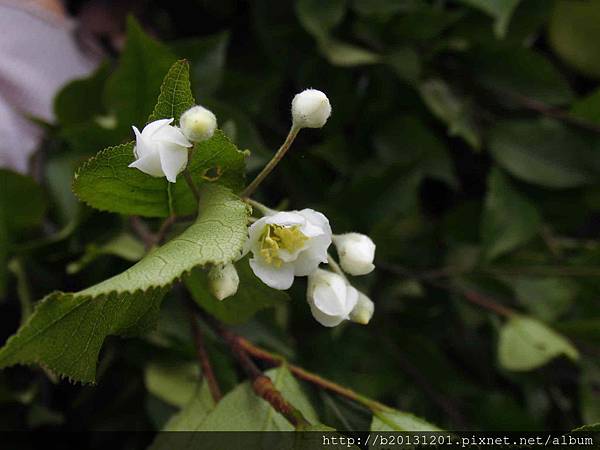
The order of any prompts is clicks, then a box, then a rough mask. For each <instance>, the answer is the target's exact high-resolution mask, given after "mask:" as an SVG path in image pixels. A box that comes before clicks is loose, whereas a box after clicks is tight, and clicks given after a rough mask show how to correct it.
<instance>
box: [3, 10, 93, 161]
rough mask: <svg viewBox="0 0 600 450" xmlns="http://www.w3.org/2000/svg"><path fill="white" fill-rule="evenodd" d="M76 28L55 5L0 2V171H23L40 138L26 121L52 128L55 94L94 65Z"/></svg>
mask: <svg viewBox="0 0 600 450" xmlns="http://www.w3.org/2000/svg"><path fill="white" fill-rule="evenodd" d="M75 27H76V23H75V22H74V20H72V19H70V18H69V17H68V16H67V15H66V14H65V12H64V10H63V9H62V6H61V4H60V2H58V1H52V0H45V1H27V0H21V1H19V0H14V1H7V0H0V167H5V168H9V169H12V170H16V171H19V172H22V173H25V172H27V170H28V166H29V162H30V157H31V155H32V154H33V153H34V152H35V150H36V149H37V148H38V146H39V145H40V142H41V139H42V137H43V131H42V129H41V127H40V126H39V125H37V124H35V123H33V122H32V121H31V118H37V119H41V120H43V121H46V122H49V123H52V122H53V121H54V114H53V110H52V105H53V99H54V96H55V95H56V93H57V92H58V90H59V89H60V88H61V87H62V86H64V85H65V83H67V82H69V81H70V80H72V79H74V78H81V77H83V76H86V75H88V74H89V73H90V72H91V71H93V69H94V68H95V67H96V66H97V64H98V58H97V57H93V56H92V55H90V54H87V53H85V52H84V51H83V50H82V48H81V47H80V46H79V45H78V43H77V40H76V38H75V32H74V31H75Z"/></svg>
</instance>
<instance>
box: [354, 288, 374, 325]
mask: <svg viewBox="0 0 600 450" xmlns="http://www.w3.org/2000/svg"><path fill="white" fill-rule="evenodd" d="M374 311H375V304H374V303H373V302H372V301H371V299H370V298H369V297H367V296H366V295H365V294H363V293H362V292H360V291H358V301H357V302H356V306H355V307H354V309H353V310H352V311H351V312H350V320H351V321H352V322H356V323H360V324H361V325H366V324H368V323H369V321H370V320H371V317H373V312H374Z"/></svg>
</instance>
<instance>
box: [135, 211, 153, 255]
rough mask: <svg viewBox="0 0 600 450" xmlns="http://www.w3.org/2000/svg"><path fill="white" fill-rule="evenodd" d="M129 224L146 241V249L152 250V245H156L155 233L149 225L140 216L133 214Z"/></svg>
mask: <svg viewBox="0 0 600 450" xmlns="http://www.w3.org/2000/svg"><path fill="white" fill-rule="evenodd" d="M129 225H131V228H132V229H133V231H134V232H135V234H137V235H138V236H139V238H140V239H141V240H142V241H143V242H144V247H146V250H150V249H151V248H152V247H154V243H155V238H154V234H153V233H152V232H151V231H150V228H148V225H146V224H145V223H144V222H143V221H142V219H140V218H139V216H131V217H130V218H129Z"/></svg>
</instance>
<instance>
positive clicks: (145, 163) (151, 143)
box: [129, 119, 192, 183]
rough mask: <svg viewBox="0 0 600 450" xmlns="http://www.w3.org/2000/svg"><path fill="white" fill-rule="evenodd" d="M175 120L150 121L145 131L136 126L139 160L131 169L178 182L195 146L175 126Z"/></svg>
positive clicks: (136, 148) (135, 153)
mask: <svg viewBox="0 0 600 450" xmlns="http://www.w3.org/2000/svg"><path fill="white" fill-rule="evenodd" d="M171 122H173V119H160V120H155V121H154V122H150V123H149V124H148V125H146V126H145V127H144V129H143V130H142V132H141V133H140V131H139V130H138V129H137V128H136V127H133V131H134V132H135V147H134V148H133V154H134V156H135V157H136V160H135V161H134V162H132V163H131V164H129V167H133V168H136V169H138V170H141V171H142V172H144V173H146V174H148V175H151V176H153V177H167V180H169V181H170V182H171V183H175V181H176V179H177V175H178V174H180V173H181V172H182V171H183V169H185V166H186V165H187V160H188V149H187V147H191V146H192V143H191V142H189V141H188V140H187V139H186V138H185V136H184V135H183V134H182V133H181V130H180V129H179V128H176V127H173V126H171V125H170V124H171Z"/></svg>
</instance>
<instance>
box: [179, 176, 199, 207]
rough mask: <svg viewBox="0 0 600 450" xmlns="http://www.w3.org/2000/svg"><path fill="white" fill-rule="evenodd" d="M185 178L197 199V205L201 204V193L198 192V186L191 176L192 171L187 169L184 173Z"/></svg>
mask: <svg viewBox="0 0 600 450" xmlns="http://www.w3.org/2000/svg"><path fill="white" fill-rule="evenodd" d="M183 177H184V178H185V181H186V183H187V184H188V186H189V187H190V190H191V191H192V193H193V194H194V197H195V198H196V203H198V202H200V191H198V187H197V186H196V183H194V180H193V178H192V175H191V174H190V171H189V170H188V169H187V168H186V169H185V170H184V171H183Z"/></svg>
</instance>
